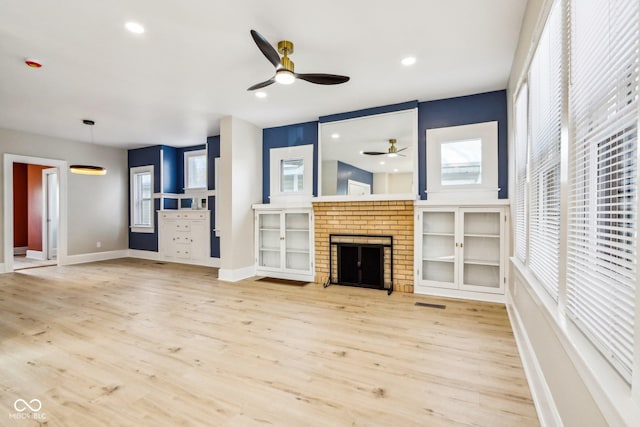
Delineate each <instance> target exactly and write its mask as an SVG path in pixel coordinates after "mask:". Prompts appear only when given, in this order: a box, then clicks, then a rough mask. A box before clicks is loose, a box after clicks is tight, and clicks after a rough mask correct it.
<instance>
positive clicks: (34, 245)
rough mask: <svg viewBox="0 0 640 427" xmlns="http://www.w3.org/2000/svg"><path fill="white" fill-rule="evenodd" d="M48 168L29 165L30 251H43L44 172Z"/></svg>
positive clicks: (28, 215)
mask: <svg viewBox="0 0 640 427" xmlns="http://www.w3.org/2000/svg"><path fill="white" fill-rule="evenodd" d="M43 169H47V166H40V165H28V167H27V186H28V188H27V194H28V195H27V197H28V204H29V212H28V214H27V218H28V221H29V224H28V234H29V236H28V241H29V245H28V246H29V250H32V251H41V250H42V170H43Z"/></svg>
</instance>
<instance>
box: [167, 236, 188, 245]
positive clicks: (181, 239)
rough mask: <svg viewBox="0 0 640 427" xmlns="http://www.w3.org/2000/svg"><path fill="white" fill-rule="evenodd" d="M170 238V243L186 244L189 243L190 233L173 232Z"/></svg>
mask: <svg viewBox="0 0 640 427" xmlns="http://www.w3.org/2000/svg"><path fill="white" fill-rule="evenodd" d="M170 240H171V243H172V244H173V243H175V244H188V243H191V235H190V234H186V233H173V235H172V236H171V239H170Z"/></svg>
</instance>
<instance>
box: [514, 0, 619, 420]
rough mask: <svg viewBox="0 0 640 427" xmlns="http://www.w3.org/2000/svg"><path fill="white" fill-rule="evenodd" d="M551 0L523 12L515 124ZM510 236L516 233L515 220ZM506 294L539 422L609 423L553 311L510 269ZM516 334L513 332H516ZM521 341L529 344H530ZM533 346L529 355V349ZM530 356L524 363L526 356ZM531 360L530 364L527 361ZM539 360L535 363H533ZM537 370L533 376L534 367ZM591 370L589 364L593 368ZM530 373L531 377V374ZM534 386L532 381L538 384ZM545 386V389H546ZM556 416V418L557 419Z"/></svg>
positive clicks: (538, 0) (533, 1)
mask: <svg viewBox="0 0 640 427" xmlns="http://www.w3.org/2000/svg"><path fill="white" fill-rule="evenodd" d="M551 3H552V1H550V0H529V1H528V3H527V9H526V12H525V16H524V20H523V24H522V30H521V34H520V39H519V42H518V49H517V51H516V56H515V58H514V62H513V67H512V70H511V77H510V81H509V86H508V89H507V95H508V98H507V99H508V107H509V123H514V118H513V102H514V97H515V92H516V90H517V89H518V85H519V84H520V83H521V79H522V77H523V76H524V75H525V73H526V70H527V68H528V65H529V61H530V59H531V55H532V54H533V49H534V48H535V46H536V43H537V40H538V38H539V36H540V33H541V31H542V26H543V25H544V21H545V19H546V16H547V14H548V11H549V9H550V7H551ZM513 142H514V129H513V126H510V129H509V159H510V162H509V165H510V171H509V177H510V178H509V182H514V161H513V159H514V158H515V156H514V153H515V151H514V147H513ZM509 191H510V193H511V194H510V197H509V198H510V199H511V200H512V201H513V200H515V198H514V196H515V195H514V191H515V185H510V186H509ZM511 209H512V217H513V218H515V216H514V215H515V211H514V210H513V209H514V205H513V204H512V207H511ZM514 223H515V221H511V222H510V226H511V227H512V230H511V233H510V235H511V236H513V235H514V230H513V225H514ZM510 246H511V250H510V253H511V254H513V242H511V245H510ZM509 281H510V283H509V289H508V291H509V294H510V298H511V302H510V307H509V309H510V312H511V313H513V315H512V321H513V322H514V330H515V331H516V332H518V329H519V327H521V330H520V332H521V336H520V339H519V344H520V346H521V352H523V353H524V354H523V361H524V363H525V366H527V365H528V366H527V375H528V376H529V383H530V385H531V386H532V393H533V394H534V395H537V403H538V404H539V405H540V406H539V407H538V409H539V410H540V409H542V412H543V415H544V414H546V416H543V419H542V420H541V421H543V425H555V424H556V423H555V422H554V414H553V412H555V416H559V417H560V419H561V423H562V424H563V425H564V426H576V427H578V426H580V427H582V426H589V427H600V426H602V427H605V426H607V425H609V424H608V423H607V421H606V420H605V417H604V414H603V412H602V408H601V406H600V405H599V403H600V404H602V403H603V402H602V401H601V400H600V401H598V400H596V399H594V397H593V394H592V393H591V391H590V389H589V387H588V386H587V383H586V382H585V378H584V375H581V373H580V370H579V369H578V367H577V366H576V364H575V363H574V362H573V360H575V357H576V353H575V351H574V350H571V346H570V345H567V342H568V341H567V340H566V339H565V337H564V336H563V332H562V330H561V329H560V328H558V327H557V325H556V324H555V320H554V318H553V315H552V314H550V313H549V311H548V310H547V309H546V308H545V305H544V304H543V303H542V302H541V300H540V298H538V296H537V294H536V291H535V290H534V289H533V288H531V286H530V285H529V282H528V280H527V279H526V278H524V277H522V276H520V275H519V274H516V271H515V269H514V268H513V266H512V268H511V274H510V275H509ZM516 335H517V334H516ZM524 343H529V344H530V347H529V348H527V347H528V346H527V345H523V344H524ZM528 350H532V354H527V352H528ZM527 359H528V360H529V362H528V363H527V362H526V360H527ZM532 360H533V361H535V363H531V361H532ZM532 365H537V366H532ZM536 367H537V368H538V369H539V371H538V372H537V374H539V375H537V378H535V377H536V369H535V368H536ZM591 369H593V367H591ZM532 376H533V377H532ZM540 383H541V385H540V387H537V386H536V384H540ZM546 387H548V389H547V390H545V388H546ZM556 411H557V412H556ZM556 420H557V418H556Z"/></svg>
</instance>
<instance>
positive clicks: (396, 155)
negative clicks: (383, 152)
mask: <svg viewBox="0 0 640 427" xmlns="http://www.w3.org/2000/svg"><path fill="white" fill-rule="evenodd" d="M387 156H389V157H398V153H389V154H387Z"/></svg>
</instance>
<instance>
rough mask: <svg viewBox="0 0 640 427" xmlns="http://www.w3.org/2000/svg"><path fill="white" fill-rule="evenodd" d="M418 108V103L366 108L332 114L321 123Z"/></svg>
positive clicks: (322, 119)
mask: <svg viewBox="0 0 640 427" xmlns="http://www.w3.org/2000/svg"><path fill="white" fill-rule="evenodd" d="M416 107H418V101H407V102H402V103H400V104H391V105H383V106H381V107H373V108H365V109H364V110H356V111H349V112H346V113H338V114H331V115H328V116H322V117H320V123H327V122H336V121H339V120H347V119H355V118H358V117H366V116H372V115H375V114H384V113H393V112H395V111H404V110H411V109H412V108H416Z"/></svg>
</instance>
